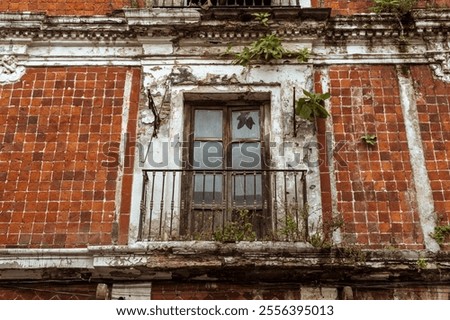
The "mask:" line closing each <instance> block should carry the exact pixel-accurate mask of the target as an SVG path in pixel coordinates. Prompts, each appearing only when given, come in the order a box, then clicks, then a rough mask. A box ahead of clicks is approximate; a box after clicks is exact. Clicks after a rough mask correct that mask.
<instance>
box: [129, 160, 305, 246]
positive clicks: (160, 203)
mask: <svg viewBox="0 0 450 320" xmlns="http://www.w3.org/2000/svg"><path fill="white" fill-rule="evenodd" d="M305 178H306V171H305V170H234V169H228V170H226V169H225V170H203V169H196V170H194V169H190V170H181V169H180V170H169V169H166V170H164V169H159V170H143V186H142V195H141V210H140V225H139V236H138V238H139V239H138V240H141V241H168V240H205V241H206V240H218V241H239V240H262V241H264V240H275V241H304V240H305V239H306V238H307V236H308V230H307V229H308V228H307V226H308V213H307V210H306V208H305V204H306V183H305Z"/></svg>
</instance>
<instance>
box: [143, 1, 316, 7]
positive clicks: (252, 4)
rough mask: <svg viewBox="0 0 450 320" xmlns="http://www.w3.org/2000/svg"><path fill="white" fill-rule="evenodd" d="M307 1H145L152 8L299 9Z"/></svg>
mask: <svg viewBox="0 0 450 320" xmlns="http://www.w3.org/2000/svg"><path fill="white" fill-rule="evenodd" d="M306 2H309V1H303V0H211V1H210V3H208V0H153V1H147V3H149V4H148V5H149V6H153V7H200V6H205V5H207V6H213V7H294V6H295V7H300V6H305V5H304V3H306Z"/></svg>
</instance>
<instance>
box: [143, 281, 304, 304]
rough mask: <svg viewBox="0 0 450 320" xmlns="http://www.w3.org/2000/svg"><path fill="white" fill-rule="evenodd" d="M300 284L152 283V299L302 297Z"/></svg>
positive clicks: (270, 298) (280, 298)
mask: <svg viewBox="0 0 450 320" xmlns="http://www.w3.org/2000/svg"><path fill="white" fill-rule="evenodd" d="M299 289H300V286H299V285H298V284H295V283H293V284H288V285H283V284H276V285H272V286H270V285H239V284H232V283H221V282H217V283H169V282H153V283H152V300H253V299H255V298H259V299H261V298H262V299H265V300H273V299H276V300H285V299H295V300H298V299H300V290H299Z"/></svg>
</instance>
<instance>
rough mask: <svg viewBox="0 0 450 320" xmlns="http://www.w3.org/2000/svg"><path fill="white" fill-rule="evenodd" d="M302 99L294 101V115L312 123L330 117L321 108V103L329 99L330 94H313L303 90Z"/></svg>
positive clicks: (322, 107) (323, 108)
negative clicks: (317, 119)
mask: <svg viewBox="0 0 450 320" xmlns="http://www.w3.org/2000/svg"><path fill="white" fill-rule="evenodd" d="M303 94H304V95H305V97H304V98H300V99H298V100H297V101H296V109H295V111H296V113H297V115H298V116H300V117H301V118H303V119H305V120H309V121H313V120H314V119H315V118H316V117H317V118H327V117H329V116H330V114H329V113H328V111H327V110H326V109H325V107H324V106H323V102H324V101H325V100H326V99H329V98H330V93H328V92H327V93H318V94H317V93H313V92H308V91H306V90H303Z"/></svg>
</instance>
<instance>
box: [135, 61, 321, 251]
mask: <svg viewBox="0 0 450 320" xmlns="http://www.w3.org/2000/svg"><path fill="white" fill-rule="evenodd" d="M153 63H154V62H153ZM203 63H204V64H201V65H200V64H196V65H192V64H188V63H181V62H178V63H177V64H173V65H152V64H148V65H144V66H143V72H144V76H143V79H144V80H143V81H144V87H145V88H147V89H148V90H149V91H150V92H151V95H152V99H153V101H154V103H155V106H156V107H157V108H158V112H159V114H160V115H161V126H160V128H159V130H158V134H157V136H156V137H153V120H154V117H153V114H152V112H151V111H150V110H148V107H147V105H143V106H141V108H140V114H139V123H138V134H137V141H138V143H139V145H140V146H141V147H142V148H141V150H139V148H138V150H137V152H138V154H137V155H136V162H135V171H134V179H133V181H134V182H133V193H132V194H133V199H132V208H131V212H132V213H131V221H130V235H129V241H130V243H134V242H136V241H137V239H138V230H139V224H140V223H141V222H140V214H139V213H140V196H141V193H142V182H143V180H142V179H143V176H142V170H143V169H152V168H155V164H157V163H161V161H165V162H164V167H163V168H164V169H168V168H170V169H181V166H180V161H177V159H181V154H180V150H182V144H183V143H184V142H183V141H186V133H185V130H184V128H185V121H186V119H184V107H185V98H186V95H187V94H196V95H199V96H202V95H203V96H204V97H208V95H211V94H223V95H224V96H223V97H224V99H226V96H227V95H229V94H233V93H240V94H243V93H252V94H255V95H258V93H260V94H261V95H263V94H268V95H269V96H270V101H267V102H268V103H269V104H270V106H269V111H270V116H269V117H268V118H269V119H268V120H267V121H268V124H267V128H268V129H269V130H268V132H266V133H267V134H268V135H269V137H268V140H269V142H270V160H271V163H272V166H273V168H274V169H287V168H295V169H307V170H308V174H307V177H306V180H307V186H308V188H307V200H308V205H309V207H310V210H311V212H314V214H312V215H311V218H312V219H313V220H317V221H310V223H311V226H312V227H315V228H316V227H317V226H318V225H319V223H320V220H321V199H320V180H319V172H318V168H316V167H315V166H314V165H315V164H317V162H315V161H309V162H308V161H307V162H306V163H305V162H304V161H303V160H304V158H305V156H307V157H310V158H312V159H316V156H317V152H318V150H315V148H310V147H311V146H315V145H316V144H315V143H314V141H315V137H314V130H313V127H312V125H311V124H310V123H308V122H306V121H304V120H301V119H297V122H298V123H297V127H298V128H297V136H296V137H294V136H293V132H294V130H293V125H294V122H293V102H294V101H293V99H294V90H295V92H296V97H297V98H298V97H300V96H301V94H302V93H301V92H302V89H307V90H312V88H311V86H312V73H313V68H312V66H311V65H307V64H295V65H292V64H289V65H287V64H286V65H283V64H274V65H258V66H257V67H249V68H244V67H242V66H236V65H225V64H223V65H222V64H218V63H217V61H215V64H214V62H213V61H204V62H203ZM150 141H151V144H152V147H153V149H152V152H151V160H152V161H149V154H148V146H149V144H150ZM306 145H308V147H307V148H306V149H305V146H306ZM175 146H178V147H175ZM305 150H307V154H305ZM177 152H178V154H177ZM139 153H140V154H139ZM143 155H144V158H143ZM145 156H146V157H145ZM174 159H175V160H174ZM174 185H175V188H180V182H179V181H177V182H176V183H175V184H174ZM179 197H180V192H179V190H177V192H176V197H175V203H179V202H180V201H179V200H180V198H179ZM179 210H180V208H179V206H176V208H175V217H176V218H175V219H174V221H173V224H174V225H173V226H174V227H175V229H176V228H178V227H179V216H180V211H179Z"/></svg>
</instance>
